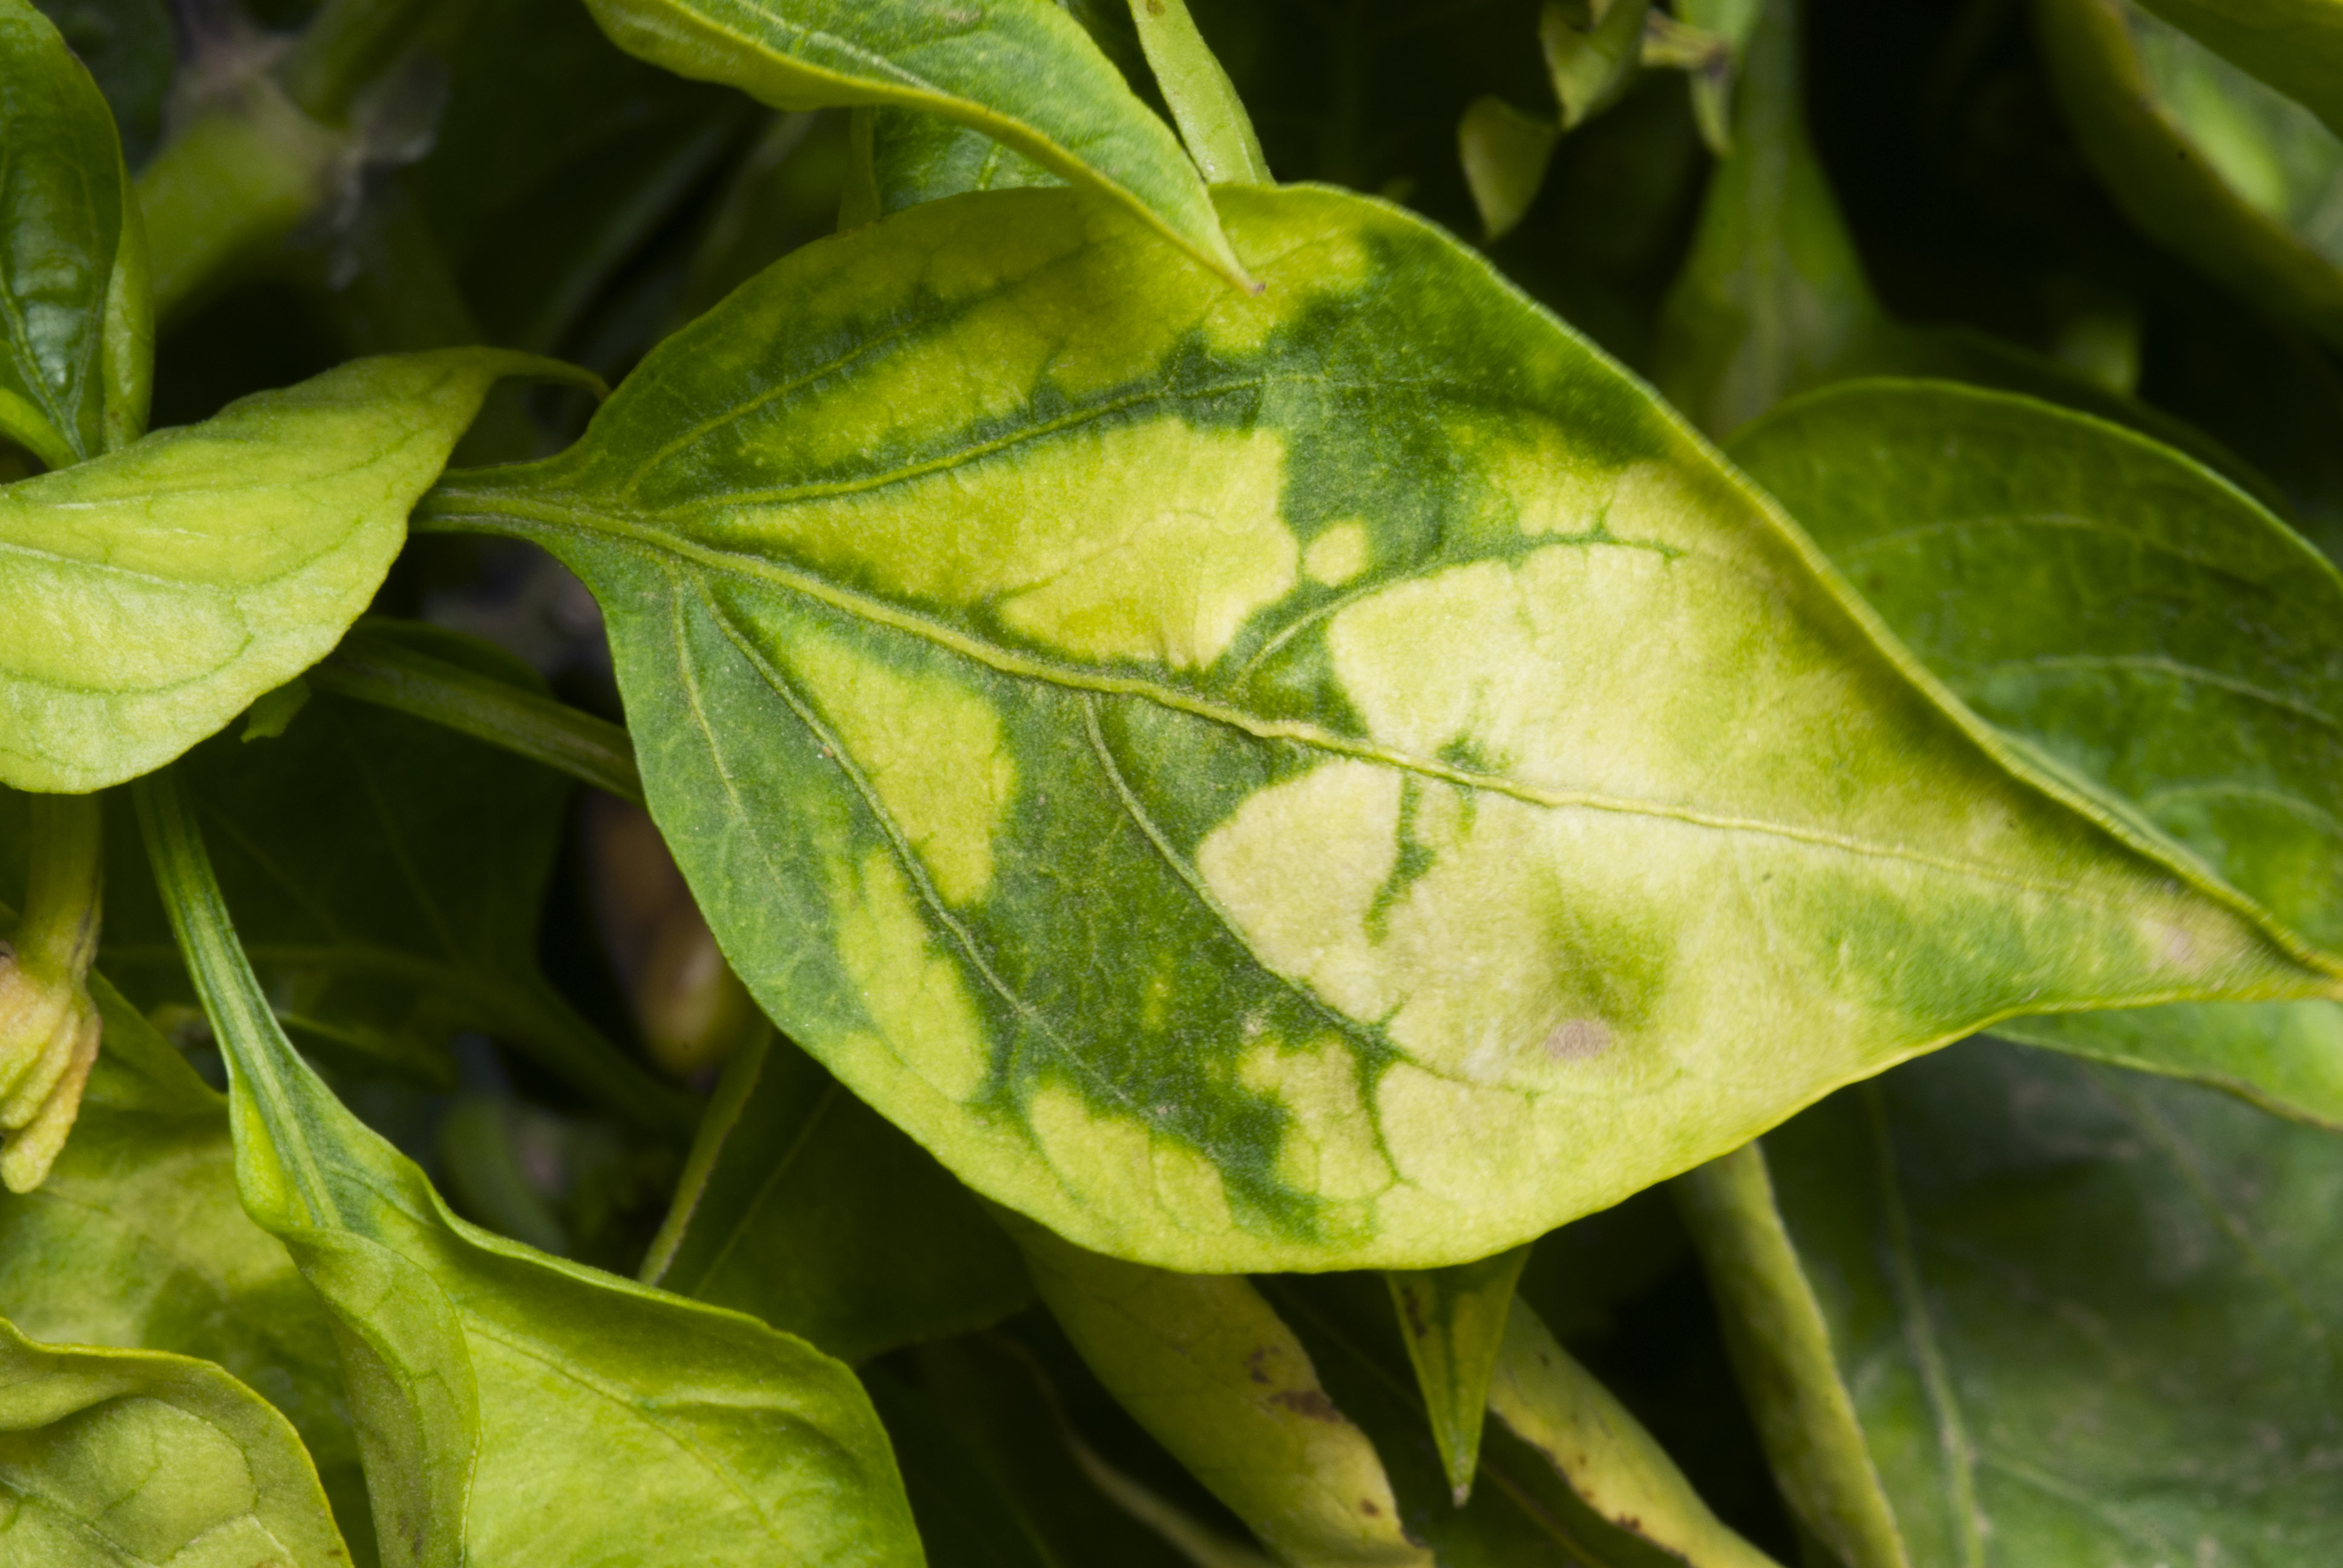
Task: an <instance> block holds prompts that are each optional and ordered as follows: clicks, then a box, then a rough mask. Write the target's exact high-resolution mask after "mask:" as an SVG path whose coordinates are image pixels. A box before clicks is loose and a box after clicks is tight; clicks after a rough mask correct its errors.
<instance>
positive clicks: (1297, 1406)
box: [1269, 1388, 1342, 1425]
mask: <svg viewBox="0 0 2343 1568" xmlns="http://www.w3.org/2000/svg"><path fill="white" fill-rule="evenodd" d="M1269 1402H1270V1403H1272V1404H1274V1405H1280V1406H1282V1407H1283V1408H1284V1409H1287V1410H1290V1411H1292V1412H1293V1413H1294V1414H1296V1415H1299V1416H1306V1417H1308V1418H1309V1419H1310V1420H1312V1421H1322V1422H1329V1423H1331V1424H1334V1425H1340V1424H1341V1423H1342V1412H1341V1411H1339V1410H1336V1409H1335V1408H1334V1402H1333V1401H1332V1400H1331V1399H1328V1398H1327V1397H1326V1396H1325V1394H1323V1393H1322V1392H1320V1391H1318V1390H1317V1389H1314V1388H1290V1389H1286V1390H1285V1391H1283V1392H1280V1393H1273V1394H1271V1395H1270V1396H1269Z"/></svg>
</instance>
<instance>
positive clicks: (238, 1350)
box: [0, 975, 373, 1541]
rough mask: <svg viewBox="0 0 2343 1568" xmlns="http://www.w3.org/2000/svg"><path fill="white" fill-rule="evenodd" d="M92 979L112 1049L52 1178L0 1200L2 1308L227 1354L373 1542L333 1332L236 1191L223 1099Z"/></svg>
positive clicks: (57, 1332) (41, 1329)
mask: <svg viewBox="0 0 2343 1568" xmlns="http://www.w3.org/2000/svg"><path fill="white" fill-rule="evenodd" d="M91 978H92V982H93V983H92V985H91V987H90V990H91V993H92V994H93V995H94V996H95V997H96V999H97V1003H98V1007H99V1009H100V1010H101V1011H102V1012H103V1013H104V1015H105V1019H106V1048H105V1050H102V1051H100V1052H99V1053H98V1058H97V1065H96V1067H95V1068H94V1069H93V1070H91V1072H90V1076H89V1083H88V1085H87V1087H86V1089H85V1091H84V1092H83V1095H82V1110H81V1117H80V1120H79V1121H77V1122H76V1123H75V1127H74V1135H73V1137H72V1138H71V1139H70V1140H69V1141H67V1142H66V1144H65V1151H64V1152H63V1153H61V1154H60V1155H58V1157H57V1162H56V1164H55V1166H54V1167H53V1168H52V1169H51V1170H50V1171H49V1179H48V1181H45V1182H44V1183H43V1184H42V1186H41V1188H40V1190H39V1191H34V1192H27V1193H24V1194H21V1195H16V1194H11V1195H8V1196H6V1197H0V1318H6V1319H7V1320H8V1321H9V1322H13V1323H15V1325H16V1326H17V1327H18V1328H19V1329H20V1330H22V1331H23V1332H25V1333H26V1334H28V1335H30V1336H31V1337H33V1338H35V1339H37V1340H43V1341H46V1342H50V1343H60V1344H78V1345H112V1346H116V1347H117V1348H120V1349H123V1350H145V1351H167V1352H173V1353H174V1354H176V1355H180V1356H192V1357H196V1358H199V1359H201V1360H203V1361H206V1362H217V1363H219V1365H221V1366H222V1367H224V1368H226V1370H227V1372H229V1373H230V1374H232V1375H233V1376H235V1377H236V1378H238V1379H240V1380H241V1381H242V1382H245V1383H246V1384H248V1385H249V1386H251V1387H252V1388H254V1389H256V1390H260V1391H262V1392H265V1393H266V1395H267V1397H268V1400H269V1402H271V1403H273V1404H275V1405H276V1406H277V1409H278V1410H280V1411H282V1412H284V1413H285V1416H286V1417H287V1419H288V1420H289V1421H291V1422H292V1423H293V1425H294V1426H295V1428H296V1429H297V1431H298V1432H300V1435H301V1441H302V1443H303V1444H304V1445H305V1446H306V1447H307V1452H308V1453H309V1455H310V1459H311V1461H312V1462H314V1463H315V1464H316V1466H317V1473H318V1476H319V1479H320V1480H321V1481H322V1483H323V1484H324V1486H325V1489H326V1493H327V1497H328V1498H329V1499H331V1501H332V1503H333V1505H334V1512H335V1513H336V1515H337V1519H338V1520H339V1522H340V1523H341V1526H342V1528H343V1530H344V1532H345V1533H347V1534H349V1535H351V1536H352V1537H353V1538H354V1539H361V1540H365V1541H371V1540H372V1538H373V1524H372V1521H371V1520H370V1519H369V1518H368V1517H367V1498H366V1482H365V1478H364V1477H363V1476H362V1475H361V1474H360V1473H359V1469H358V1451H357V1438H356V1436H355V1434H354V1433H353V1432H352V1431H351V1429H350V1421H349V1411H348V1408H347V1404H346V1402H345V1401H344V1399H343V1396H342V1384H341V1374H340V1372H339V1370H338V1369H337V1366H336V1364H335V1353H334V1341H333V1335H332V1332H331V1331H330V1330H329V1329H328V1327H327V1322H326V1317H325V1314H324V1313H323V1312H321V1311H320V1310H319V1308H318V1306H317V1298H316V1296H315V1295H314V1294H313V1293H312V1292H310V1290H309V1287H308V1286H307V1284H305V1283H303V1282H302V1280H301V1276H300V1274H299V1272H298V1271H296V1270H295V1268H294V1267H293V1260H292V1258H291V1257H290V1256H289V1255H288V1254H287V1252H286V1251H285V1246H284V1243H283V1242H281V1241H277V1239H276V1238H275V1237H274V1236H271V1235H270V1234H269V1233H268V1232H267V1231H264V1230H262V1229H261V1228H260V1227H259V1226H257V1225H256V1224H254V1223H253V1222H252V1221H251V1219H250V1218H249V1217H248V1216H247V1215H246V1213H245V1211H244V1209H243V1206H242V1204H241V1203H239V1202H238V1201H237V1198H236V1172H235V1152H234V1150H233V1149H232V1148H231V1146H230V1143H229V1139H228V1125H227V1102H226V1101H224V1100H223V1099H221V1098H220V1096H219V1095H218V1094H216V1093H215V1092H213V1091H212V1090H211V1089H210V1088H209V1087H208V1086H206V1084H205V1083H204V1081H202V1080H201V1079H199V1078H197V1077H196V1074H195V1071H194V1070H193V1069H192V1068H190V1067H188V1066H187V1064H186V1060H184V1059H183V1058H182V1057H181V1056H180V1055H179V1053H178V1052H177V1051H176V1050H173V1049H172V1048H171V1046H170V1044H169V1042H168V1041H166V1040H164V1039H163V1038H162V1037H161V1036H160V1035H158V1034H156V1032H155V1030H154V1029H153V1027H152V1026H151V1025H149V1024H148V1023H147V1022H146V1020H145V1019H144V1018H142V1017H140V1016H139V1014H138V1012H137V1010H136V1009H135V1008H133V1007H131V1006H130V1005H129V1003H127V1002H126V1001H124V1000H122V997H121V996H120V994H119V993H118V992H116V990H114V988H113V987H112V986H110V985H107V984H106V981H105V980H104V979H103V978H101V977H98V976H96V975H93V976H92V977H91Z"/></svg>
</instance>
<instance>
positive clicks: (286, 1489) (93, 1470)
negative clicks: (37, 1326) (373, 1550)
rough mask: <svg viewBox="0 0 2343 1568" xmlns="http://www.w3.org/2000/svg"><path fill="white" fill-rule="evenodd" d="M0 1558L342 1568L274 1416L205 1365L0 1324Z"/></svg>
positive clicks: (112, 1567) (311, 1489) (286, 1431)
mask: <svg viewBox="0 0 2343 1568" xmlns="http://www.w3.org/2000/svg"><path fill="white" fill-rule="evenodd" d="M0 1552H5V1553H6V1555H7V1558H8V1561H9V1562H11V1563H24V1564H26V1565H27V1568H30V1565H32V1564H35V1563H37V1564H40V1568H128V1565H130V1564H147V1563H153V1564H156V1565H157V1568H250V1565H251V1564H254V1563H272V1564H275V1563H281V1564H283V1565H284V1568H341V1565H343V1564H346V1563H348V1561H349V1553H348V1552H347V1549H345V1548H344V1546H343V1544H342V1539H341V1537H340V1535H339V1534H337V1533H336V1532H335V1530H334V1523H333V1516H332V1515H331V1514H329V1513H327V1510H326V1499H325V1496H324V1494H323V1493H320V1492H319V1491H318V1490H317V1472H316V1471H314V1470H312V1469H311V1468H310V1466H309V1458H308V1455H307V1454H306V1453H304V1452H301V1443H300V1440H299V1439H298V1438H297V1437H295V1436H294V1435H293V1429H292V1428H291V1427H290V1426H288V1425H287V1424H286V1422H285V1418H284V1417H283V1416H281V1415H279V1414H277V1412H275V1411H273V1410H271V1409H270V1408H269V1407H268V1404H267V1402H266V1401H265V1400H263V1399H261V1398H260V1396H259V1395H257V1394H256V1393H254V1392H252V1391H251V1390H250V1389H248V1388H246V1387H245V1386H244V1385H243V1384H242V1383H239V1382H236V1380H235V1379H234V1378H232V1377H230V1376H228V1375H227V1373H226V1372H222V1371H221V1370H220V1369H219V1368H217V1367H216V1366H213V1365H211V1364H209V1363H208V1362H199V1361H193V1360H190V1359H189V1358H187V1357H186V1356H175V1355H166V1354H162V1353H159V1352H152V1351H128V1350H96V1349H87V1348H84V1347H81V1346H49V1345H39V1344H35V1343H34V1342H32V1341H30V1340H28V1339H26V1338H25V1336H24V1335H23V1334H22V1333H20V1332H17V1331H16V1330H15V1328H13V1327H11V1326H10V1325H8V1324H7V1323H5V1322H0Z"/></svg>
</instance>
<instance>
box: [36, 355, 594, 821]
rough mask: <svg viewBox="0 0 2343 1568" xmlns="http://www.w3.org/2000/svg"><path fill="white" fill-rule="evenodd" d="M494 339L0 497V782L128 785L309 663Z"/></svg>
mask: <svg viewBox="0 0 2343 1568" xmlns="http://www.w3.org/2000/svg"><path fill="white" fill-rule="evenodd" d="M579 374H580V373H579V372H576V371H572V370H570V369H569V368H568V367H565V366H559V365H555V364H553V363H552V362H550V361H548V360H542V359H533V358H530V357H528V356H526V355H519V354H504V353H498V352H494V351H492V350H488V349H451V350H447V351H445V352H441V353H433V354H414V355H406V356H401V357H388V358H381V359H361V360H357V361H356V362H354V363H352V364H349V365H345V366H343V367H341V368H339V369H337V370H332V371H328V372H327V374H325V375H323V376H320V377H316V378H315V379H314V380H310V381H306V382H304V383H302V384H301V385H300V386H298V387H291V388H288V389H287V390H285V391H282V392H264V393H260V394H258V395H256V396H255V397H246V398H245V399H243V400H241V401H239V402H237V403H234V404H231V405H230V406H229V407H227V408H226V409H224V410H222V411H221V412H220V413H219V414H218V415H217V416H216V417H213V418H210V419H207V420H206V421H204V422H203V423H202V424H200V425H193V426H187V427H183V428H179V429H174V430H162V431H157V432H156V434H154V435H152V436H149V437H146V439H144V440H142V441H139V442H137V443H136V444H135V445H134V446H131V447H126V448H125V449H124V450H122V451H119V452H115V453H112V454H109V455H108V456H106V457H98V458H95V459H93V460H91V461H89V462H87V463H84V464H81V465H79V466H78V467H74V468H71V469H68V470H66V471H65V472H62V473H55V474H44V475H41V476H39V477H35V478H30V479H20V480H18V481H17V482H16V483H15V484H13V485H9V486H7V487H5V488H0V560H5V562H6V569H5V571H0V782H5V783H7V784H11V785H14V786H15V787H16V788H18V789H41V790H51V791H61V792H68V793H81V792H85V791H88V790H92V789H103V788H105V787H106V786H107V785H109V784H117V783H120V782H121V781H123V780H124V779H134V778H136V777H137V776H138V775H139V774H142V773H145V772H147V771H149V770H151V769H155V768H156V767H159V766H161V765H162V764H163V763H165V762H167V761H169V760H170V759H172V758H174V757H176V756H178V755H179V754H180V753H181V752H183V751H185V750H186V749H187V748H188V747H190V746H192V745H194V744H195V743H196V741H198V740H201V739H203V738H204V737H205V736H206V735H209V734H211V733H213V732H214V731H215V730H217V729H221V728H222V727H224V726H225V725H226V723H227V722H228V720H229V719H233V718H234V717H235V716H236V714H237V713H239V712H241V711H243V709H244V708H245V706H246V704H247V703H249V702H251V700H252V699H254V698H256V697H258V696H259V695H260V694H261V693H262V692H264V691H267V690H269V689H272V688H275V687H277V686H281V685H283V684H284V683H285V682H286V681H287V680H289V679H291V678H293V677H294V676H296V675H298V674H299V673H300V672H301V671H302V670H303V669H304V668H307V666H309V665H311V664H313V663H315V662H316V661H317V659H318V658H320V657H322V656H323V655H324V654H325V652H326V651H327V649H328V648H332V647H333V645H334V643H335V641H336V640H337V638H340V636H341V635H342V633H343V632H344V631H345V630H347V628H348V627H349V625H350V623H351V622H352V621H354V620H356V619H357V617H358V612H359V611H361V610H363V609H364V608H366V606H367V600H368V599H370V598H373V596H374V592H375V589H376V588H379V587H380V586H381V584H382V579H383V574H384V573H385V572H387V570H388V569H389V568H390V562H391V558H392V557H394V556H395V555H397V553H398V548H399V546H400V545H401V544H402V543H404V542H405V539H406V536H407V528H406V523H407V508H409V507H411V506H412V505H413V504H414V502H415V498H417V496H419V495H421V494H422V493H423V490H424V488H425V487H427V486H428V485H429V484H430V483H431V481H432V480H433V479H434V478H436V477H437V476H438V473H439V470H440V467H441V466H442V465H443V464H445V463H446V462H447V453H448V451H449V449H450V448H451V447H454V446H455V444H456V439H457V437H459V436H461V435H462V434H463V433H464V427H465V426H467V425H468V424H469V423H470V422H471V419H472V416H473V415H474V414H475V413H476V412H478V409H479V406H480V400H481V398H482V397H486V396H487V394H488V388H489V387H490V386H492V385H493V384H494V383H495V382H496V381H497V379H498V377H505V376H543V377H554V378H557V379H576V378H577V377H578V376H579Z"/></svg>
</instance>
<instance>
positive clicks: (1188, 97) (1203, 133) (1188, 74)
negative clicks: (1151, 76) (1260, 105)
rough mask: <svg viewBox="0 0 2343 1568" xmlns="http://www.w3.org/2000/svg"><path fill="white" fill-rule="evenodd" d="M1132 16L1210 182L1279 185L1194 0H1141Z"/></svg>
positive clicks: (1167, 101)
mask: <svg viewBox="0 0 2343 1568" xmlns="http://www.w3.org/2000/svg"><path fill="white" fill-rule="evenodd" d="M1131 21H1132V23H1133V24H1134V25H1136V27H1137V30H1138V33H1139V46H1140V48H1141V49H1142V50H1144V51H1145V52H1146V55H1147V65H1148V68H1149V69H1150V70H1151V71H1153V72H1154V73H1155V85H1156V86H1157V87H1159V88H1160V89H1161V91H1162V94H1163V103H1164V106H1165V107H1166V108H1169V109H1170V110H1171V111H1172V123H1173V124H1175V125H1177V126H1179V127H1180V139H1181V140H1182V142H1184V143H1186V144H1187V147H1188V152H1189V156H1192V157H1193V158H1194V159H1195V160H1196V167H1197V168H1198V169H1199V170H1200V171H1201V172H1202V174H1203V176H1204V179H1205V181H1206V182H1207V183H1208V184H1211V185H1246V186H1265V185H1274V184H1275V183H1276V181H1275V180H1273V179H1272V178H1271V176H1270V172H1269V162H1268V160H1267V159H1265V158H1263V157H1262V155H1261V138H1260V137H1259V136H1255V135H1254V134H1253V128H1252V116H1250V115H1248V114H1246V113H1245V106H1244V103H1243V100H1242V99H1240V98H1239V97H1238V96H1237V88H1236V84H1235V83H1234V82H1232V81H1230V80H1229V74H1228V72H1227V71H1225V70H1224V69H1222V66H1221V62H1220V60H1219V59H1218V58H1217V57H1216V56H1215V55H1213V54H1212V46H1211V45H1208V44H1206V43H1205V42H1204V35H1202V33H1200V32H1198V31H1197V30H1196V20H1195V18H1194V17H1192V16H1191V15H1188V0H1138V3H1137V4H1135V5H1132V6H1131Z"/></svg>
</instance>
